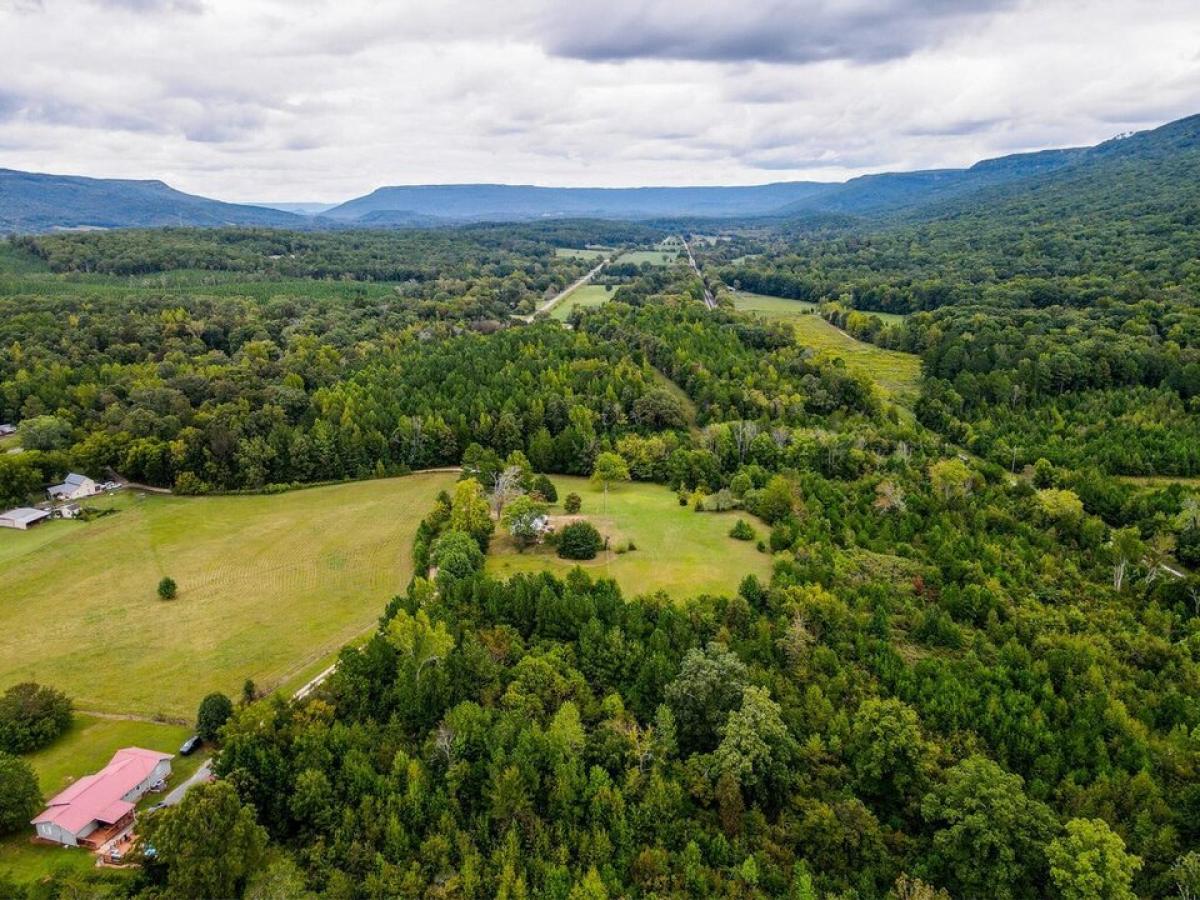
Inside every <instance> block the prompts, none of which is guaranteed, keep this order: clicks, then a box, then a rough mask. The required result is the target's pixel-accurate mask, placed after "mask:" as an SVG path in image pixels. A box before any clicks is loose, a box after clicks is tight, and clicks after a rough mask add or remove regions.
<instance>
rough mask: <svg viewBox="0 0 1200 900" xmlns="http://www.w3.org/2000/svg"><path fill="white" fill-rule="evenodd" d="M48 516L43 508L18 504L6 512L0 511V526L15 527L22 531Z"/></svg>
mask: <svg viewBox="0 0 1200 900" xmlns="http://www.w3.org/2000/svg"><path fill="white" fill-rule="evenodd" d="M48 518H50V513H48V512H46V511H45V510H44V509H33V508H32V507H29V506H18V507H17V508H16V509H10V510H9V511H8V512H6V513H0V528H16V529H18V530H20V531H24V530H25V529H27V528H28V527H29V526H30V525H36V524H37V523H38V522H40V521H42V520H43V519H48Z"/></svg>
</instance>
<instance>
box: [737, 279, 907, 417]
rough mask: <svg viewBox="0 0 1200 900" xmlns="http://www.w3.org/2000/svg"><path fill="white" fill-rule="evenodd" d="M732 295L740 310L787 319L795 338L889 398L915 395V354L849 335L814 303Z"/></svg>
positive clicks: (754, 295)
mask: <svg viewBox="0 0 1200 900" xmlns="http://www.w3.org/2000/svg"><path fill="white" fill-rule="evenodd" d="M733 296H734V301H733V304H734V307H735V308H737V309H739V310H741V311H743V312H749V313H753V314H755V315H758V316H761V317H762V318H764V319H773V320H776V321H787V322H790V323H791V324H792V325H793V327H794V328H795V331H796V340H797V341H799V342H800V343H801V344H803V345H804V346H806V347H811V348H812V349H813V350H815V351H817V352H818V353H828V354H830V355H832V356H837V357H840V358H841V359H842V360H843V361H844V362H845V363H846V367H847V368H848V369H850V370H851V371H854V372H861V373H862V374H864V375H866V376H867V377H868V378H870V379H871V380H872V381H873V382H875V384H877V385H879V388H880V390H881V391H883V393H884V395H885V396H886V397H888V398H889V399H891V400H899V401H906V400H910V399H912V398H913V397H915V396H916V394H917V385H918V382H919V380H920V378H921V359H920V357H918V356H916V355H915V354H912V353H901V352H900V351H898V350H885V349H883V348H882V347H876V346H875V345H874V344H868V343H866V342H864V341H860V340H857V339H856V338H852V337H851V336H850V335H848V334H846V332H844V331H842V330H841V329H840V328H838V327H837V326H835V325H831V324H830V323H829V322H826V321H825V320H824V319H823V318H821V316H820V315H818V314H817V312H816V310H817V304H815V303H809V302H807V301H804V300H788V299H787V298H784V297H768V296H765V295H763V294H750V293H746V292H744V291H738V292H736V293H735V294H734V295H733ZM884 315H886V314H884ZM884 315H881V316H880V318H883V317H884ZM891 318H898V317H894V316H893V317H891Z"/></svg>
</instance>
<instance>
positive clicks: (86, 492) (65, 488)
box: [46, 472, 96, 500]
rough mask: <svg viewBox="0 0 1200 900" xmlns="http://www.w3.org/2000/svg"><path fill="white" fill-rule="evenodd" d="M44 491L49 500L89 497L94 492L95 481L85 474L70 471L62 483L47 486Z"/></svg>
mask: <svg viewBox="0 0 1200 900" xmlns="http://www.w3.org/2000/svg"><path fill="white" fill-rule="evenodd" d="M46 493H47V494H49V495H50V499H51V500H78V499H79V498H80V497H90V496H92V494H94V493H96V482H94V481H92V479H90V478H88V477H87V476H86V475H76V474H75V473H74V472H72V473H71V474H70V475H68V476H67V477H66V480H64V481H63V483H62V484H56V485H54V487H52V488H48V489H47V490H46Z"/></svg>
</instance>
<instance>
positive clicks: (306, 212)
mask: <svg viewBox="0 0 1200 900" xmlns="http://www.w3.org/2000/svg"><path fill="white" fill-rule="evenodd" d="M252 205H254V206H262V207H265V208H267V209H281V210H283V211H284V212H290V213H295V214H296V215H298V216H319V215H320V214H321V213H323V212H325V211H326V210H330V209H333V208H334V207H335V206H337V204H336V203H254V204H252Z"/></svg>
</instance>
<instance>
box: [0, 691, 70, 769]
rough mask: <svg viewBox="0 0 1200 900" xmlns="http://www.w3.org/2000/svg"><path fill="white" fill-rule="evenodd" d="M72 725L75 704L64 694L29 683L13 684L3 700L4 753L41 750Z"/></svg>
mask: <svg viewBox="0 0 1200 900" xmlns="http://www.w3.org/2000/svg"><path fill="white" fill-rule="evenodd" d="M70 725H71V701H70V699H69V698H68V697H67V695H66V694H64V693H63V692H62V691H56V690H55V689H54V688H51V687H43V686H42V685H40V684H35V683H34V682H32V681H27V682H24V683H23V684H15V685H13V686H12V687H10V688H9V689H8V690H7V691H5V692H4V696H3V697H0V750H4V751H6V752H8V753H29V752H30V751H31V750H38V749H40V748H42V747H45V746H46V745H47V744H49V743H50V742H51V741H53V740H54V739H55V738H56V737H58V736H59V735H60V734H62V733H63V732H64V731H66V730H67V728H69V727H70Z"/></svg>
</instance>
